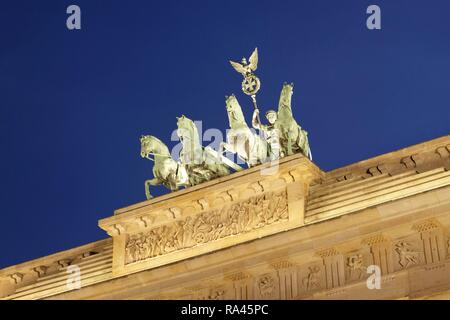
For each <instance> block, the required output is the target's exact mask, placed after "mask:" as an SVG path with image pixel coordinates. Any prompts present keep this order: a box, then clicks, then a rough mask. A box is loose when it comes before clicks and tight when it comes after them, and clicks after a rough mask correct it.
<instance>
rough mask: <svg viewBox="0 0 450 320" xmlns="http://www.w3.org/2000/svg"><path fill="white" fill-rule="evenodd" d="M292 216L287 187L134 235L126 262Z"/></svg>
mask: <svg viewBox="0 0 450 320" xmlns="http://www.w3.org/2000/svg"><path fill="white" fill-rule="evenodd" d="M288 217H289V215H288V210H287V194H286V190H283V191H280V192H269V193H265V194H262V195H259V196H256V197H254V198H250V199H248V200H245V201H242V202H239V203H234V204H231V205H229V206H226V207H223V208H221V209H217V210H213V211H210V212H203V213H201V214H199V215H197V216H189V217H186V218H185V219H184V220H182V221H177V222H174V223H172V224H169V225H164V226H161V227H157V228H155V229H152V230H150V231H146V232H141V233H138V234H134V235H130V236H129V238H128V240H127V242H126V246H125V251H126V255H125V256H126V263H132V262H136V261H141V260H145V259H148V258H152V257H156V256H159V255H163V254H167V253H170V252H173V251H176V250H180V249H184V248H190V247H193V246H196V245H200V244H203V243H206V242H210V241H215V240H218V239H222V238H224V237H228V236H231V235H236V234H240V233H245V232H249V231H251V230H253V229H256V228H261V227H263V226H265V225H269V224H272V223H274V222H278V221H286V220H287V219H288Z"/></svg>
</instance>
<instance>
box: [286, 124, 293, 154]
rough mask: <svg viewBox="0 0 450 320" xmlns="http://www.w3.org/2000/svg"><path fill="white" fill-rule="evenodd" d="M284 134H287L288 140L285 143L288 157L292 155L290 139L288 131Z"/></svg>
mask: <svg viewBox="0 0 450 320" xmlns="http://www.w3.org/2000/svg"><path fill="white" fill-rule="evenodd" d="M286 133H287V134H286V136H287V138H288V141H287V155H288V156H290V155H291V154H292V137H291V135H290V132H289V130H288V131H287V132H286Z"/></svg>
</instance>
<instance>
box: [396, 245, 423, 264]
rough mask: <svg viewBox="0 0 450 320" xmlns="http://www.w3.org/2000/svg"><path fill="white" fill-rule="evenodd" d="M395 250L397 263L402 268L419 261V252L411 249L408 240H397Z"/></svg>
mask: <svg viewBox="0 0 450 320" xmlns="http://www.w3.org/2000/svg"><path fill="white" fill-rule="evenodd" d="M395 251H397V253H398V256H399V259H400V260H399V263H400V265H401V266H402V267H403V268H406V267H408V266H409V265H411V264H417V263H418V262H419V254H420V253H419V252H417V251H413V250H412V249H411V244H409V243H408V242H404V241H402V242H399V243H397V245H396V248H395Z"/></svg>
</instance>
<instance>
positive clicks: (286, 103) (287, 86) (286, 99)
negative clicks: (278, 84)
mask: <svg viewBox="0 0 450 320" xmlns="http://www.w3.org/2000/svg"><path fill="white" fill-rule="evenodd" d="M293 93H294V84H293V83H286V82H285V83H283V89H281V94H280V101H279V103H278V110H281V109H282V108H284V107H287V108H288V109H291V101H292V94H293Z"/></svg>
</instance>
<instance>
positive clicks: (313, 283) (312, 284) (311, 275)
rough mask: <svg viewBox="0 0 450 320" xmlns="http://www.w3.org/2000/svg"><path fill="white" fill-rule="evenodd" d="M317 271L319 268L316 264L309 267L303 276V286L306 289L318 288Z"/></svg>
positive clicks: (318, 271)
mask: <svg viewBox="0 0 450 320" xmlns="http://www.w3.org/2000/svg"><path fill="white" fill-rule="evenodd" d="M319 273H320V268H319V267H318V266H313V267H309V272H308V275H307V276H306V277H305V278H303V286H304V287H305V288H306V291H310V290H312V289H318V288H320V280H319Z"/></svg>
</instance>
